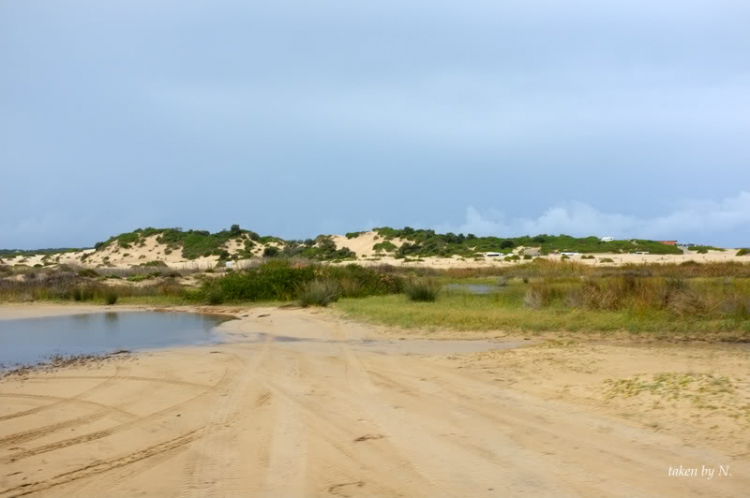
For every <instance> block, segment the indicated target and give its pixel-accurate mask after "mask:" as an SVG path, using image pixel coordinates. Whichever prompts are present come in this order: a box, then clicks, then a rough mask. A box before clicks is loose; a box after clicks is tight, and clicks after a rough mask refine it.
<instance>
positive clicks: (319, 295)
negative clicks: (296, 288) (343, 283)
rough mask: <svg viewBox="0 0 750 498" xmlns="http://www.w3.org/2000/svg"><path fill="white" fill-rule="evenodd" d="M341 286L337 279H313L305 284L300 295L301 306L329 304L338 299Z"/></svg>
mask: <svg viewBox="0 0 750 498" xmlns="http://www.w3.org/2000/svg"><path fill="white" fill-rule="evenodd" d="M340 295H341V287H340V286H339V284H338V283H337V282H336V281H335V280H313V281H312V282H307V283H306V284H304V285H303V287H302V291H301V292H300V296H299V303H300V305H301V306H304V307H307V306H328V305H329V304H330V303H332V302H335V301H337V300H338V298H339V296H340Z"/></svg>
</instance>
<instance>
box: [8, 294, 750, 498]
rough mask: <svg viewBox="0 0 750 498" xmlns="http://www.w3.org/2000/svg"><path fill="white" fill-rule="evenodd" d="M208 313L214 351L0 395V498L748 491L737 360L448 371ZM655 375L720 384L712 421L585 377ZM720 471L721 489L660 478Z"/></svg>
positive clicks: (431, 357)
mask: <svg viewBox="0 0 750 498" xmlns="http://www.w3.org/2000/svg"><path fill="white" fill-rule="evenodd" d="M35 309H37V310H38V314H40V315H49V314H53V313H54V312H55V308H54V307H39V308H36V307H32V306H27V307H22V308H20V309H17V308H13V307H3V308H0V317H5V318H9V317H19V316H32V315H34V311H33V310H35ZM71 309H74V308H72V307H64V308H62V312H70V310H71ZM78 310H81V311H92V312H93V311H97V310H96V309H95V308H93V307H91V308H78ZM193 311H197V310H193ZM214 311H215V310H214ZM223 311H225V312H228V313H235V314H238V315H239V316H240V319H239V320H234V321H230V322H227V323H225V324H223V325H222V326H221V327H222V330H223V331H224V332H225V333H226V334H227V337H228V338H229V339H231V340H232V341H233V342H229V343H226V344H223V345H218V346H216V345H215V346H207V347H192V348H179V349H169V350H159V351H153V352H147V353H140V354H137V355H133V356H129V357H123V358H115V359H110V360H106V361H102V362H98V363H94V364H90V365H88V366H84V367H74V368H64V369H59V370H56V371H52V372H32V373H30V374H27V375H26V376H23V377H6V378H4V379H3V380H2V381H0V399H2V403H0V497H3V498H5V497H11V496H24V495H38V496H60V495H65V496H105V495H106V496H127V497H130V496H200V497H204V496H269V497H280V496H303V495H308V496H430V497H434V496H520V495H524V496H555V497H559V496H680V497H683V496H697V495H703V496H740V495H742V494H743V493H746V492H747V490H748V489H750V465H748V455H749V454H750V447H748V437H747V435H748V432H747V425H746V424H745V425H743V423H744V422H743V421H741V420H740V421H738V420H736V419H734V421H732V417H731V415H730V413H734V411H737V410H740V411H741V409H742V408H741V407H742V405H743V403H744V404H745V405H748V406H750V402H749V400H748V399H747V398H746V396H747V382H748V372H750V369H749V368H748V367H750V362H749V361H748V359H747V355H746V354H741V353H739V352H738V350H728V351H724V350H721V349H716V348H717V347H716V346H709V347H708V349H700V348H697V347H687V346H686V347H681V346H664V347H660V348H647V347H643V346H618V345H586V344H584V345H578V344H569V343H552V344H550V343H545V344H532V345H531V346H530V347H528V348H523V349H514V350H503V351H500V352H475V353H467V354H449V351H450V350H452V349H454V348H455V347H457V344H458V343H454V344H453V345H451V343H449V342H445V341H426V340H423V339H424V338H421V339H420V340H419V341H412V340H411V339H410V338H406V340H403V341H399V340H397V339H396V340H392V341H390V342H388V341H384V340H381V339H382V337H383V334H381V331H380V329H377V328H373V327H370V326H365V325H360V324H356V323H350V322H346V321H343V320H341V319H339V318H337V317H336V316H335V315H333V314H332V313H330V312H316V311H303V310H290V309H286V310H282V309H262V308H247V309H225V310H223ZM0 327H2V322H1V321H0ZM396 333H397V332H396ZM385 337H387V338H389V339H394V332H393V331H391V333H390V335H387V336H385ZM405 337H406V336H405ZM457 337H460V334H458V335H457ZM366 338H373V339H376V341H375V342H372V343H369V342H367V341H363V340H362V339H366ZM520 342H521V343H523V344H529V342H525V341H520ZM498 344H499V345H508V344H510V345H517V344H516V341H511V340H505V342H502V343H498ZM711 348H714V349H711ZM673 371H695V372H713V373H715V374H716V375H721V376H724V375H729V376H730V377H731V378H732V379H737V380H733V381H732V382H733V384H732V385H733V386H734V388H735V391H733V393H731V395H730V394H727V393H725V394H720V397H721V407H722V408H721V413H720V414H718V415H712V414H711V413H712V410H708V411H706V410H705V409H701V408H696V407H695V406H691V405H690V403H688V404H686V405H685V406H680V407H677V408H674V407H667V408H666V409H665V410H666V411H664V412H663V413H662V412H659V410H654V409H653V408H652V405H653V402H654V400H652V399H650V398H649V399H647V398H646V397H644V396H645V395H644V394H639V395H638V396H632V397H631V398H628V399H624V400H620V399H619V398H607V396H606V387H607V386H608V385H609V384H607V383H606V382H604V380H605V379H604V377H608V376H611V377H614V378H618V379H619V378H627V377H629V376H633V375H635V374H638V373H642V374H652V373H655V372H673ZM649 396H651V394H649ZM743 397H744V398H743ZM711 402H717V401H716V400H714V399H712V401H711ZM670 410H671V411H670ZM733 410H734V411H733ZM745 410H747V406H745ZM654 423H658V425H654ZM724 424H727V425H724ZM717 425H718V426H719V427H718V428H716V427H714V426H717ZM712 434H713V435H714V436H715V437H713V438H712V437H711V435H712ZM720 465H722V466H724V467H725V468H727V467H728V468H729V473H730V474H731V475H730V476H719V475H718V474H715V475H714V477H713V479H710V480H709V479H706V478H705V477H701V476H698V477H670V476H669V475H668V472H669V468H670V467H673V468H674V467H680V466H682V467H683V469H685V468H697V469H699V472H700V469H702V466H707V467H711V468H718V466H720ZM716 472H717V473H718V472H719V471H718V470H717V471H716Z"/></svg>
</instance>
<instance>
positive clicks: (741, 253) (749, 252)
mask: <svg viewBox="0 0 750 498" xmlns="http://www.w3.org/2000/svg"><path fill="white" fill-rule="evenodd" d="M748 255H750V249H748V248H746V247H744V248H742V249H740V250H739V251H737V256H748Z"/></svg>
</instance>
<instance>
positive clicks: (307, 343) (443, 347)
mask: <svg viewBox="0 0 750 498" xmlns="http://www.w3.org/2000/svg"><path fill="white" fill-rule="evenodd" d="M231 340H232V342H242V343H253V344H260V343H264V342H269V341H270V342H274V343H279V344H280V345H281V344H284V346H286V347H291V348H296V349H305V350H306V351H311V352H312V351H318V352H325V351H330V352H335V351H337V350H338V347H339V346H341V345H346V346H347V347H349V348H351V349H354V350H357V351H367V352H371V353H380V354H417V355H419V354H424V355H442V354H454V353H455V354H460V353H479V352H482V351H492V350H496V349H511V348H518V347H522V346H528V345H529V342H527V341H505V342H503V341H487V340H452V339H451V340H445V339H405V340H395V339H394V340H390V339H350V340H343V341H341V340H334V339H318V338H313V337H293V336H286V335H272V334H266V333H264V332H256V333H252V334H249V335H242V336H240V335H239V334H237V335H234V334H233V335H232V337H231Z"/></svg>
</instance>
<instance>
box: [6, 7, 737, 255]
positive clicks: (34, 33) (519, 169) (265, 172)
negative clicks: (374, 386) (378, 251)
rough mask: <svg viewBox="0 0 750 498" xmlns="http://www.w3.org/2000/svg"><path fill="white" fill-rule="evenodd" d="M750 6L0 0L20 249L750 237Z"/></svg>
mask: <svg viewBox="0 0 750 498" xmlns="http://www.w3.org/2000/svg"><path fill="white" fill-rule="evenodd" d="M748 26H750V2H748V1H747V0H738V1H722V0H705V1H691V0H674V1H672V0H661V1H658V2H654V1H652V0H650V1H645V0H644V1H629V0H625V1H620V2H614V1H602V0H591V1H579V0H567V1H564V2H563V1H559V0H550V1H537V0H528V1H523V2H508V1H500V0H487V1H471V0H467V1H461V2H458V1H454V2H442V1H439V0H430V1H403V0H401V1H387V0H386V1H383V0H381V1H377V2H359V1H351V0H348V1H343V0H342V1H326V0H316V1H314V2H302V1H297V2H290V1H285V0H274V1H271V2H253V1H247V0H244V1H224V0H214V1H211V2H208V1H206V2H194V1H186V0H181V1H166V0H160V1H153V0H149V1H138V0H125V1H118V0H107V1H101V0H96V1H71V0H60V1H41V0H0V247H2V248H10V247H14V248H15V247H17V248H39V247H59V246H87V245H92V244H93V243H94V242H96V241H98V240H103V239H106V238H107V237H108V236H109V235H111V234H115V233H119V232H123V231H130V230H132V229H134V228H137V227H145V226H156V227H172V226H181V227H184V228H203V229H210V230H212V231H214V230H218V229H221V228H224V227H228V226H229V225H230V224H232V223H239V224H240V225H241V226H243V227H245V228H251V229H253V230H255V231H258V232H261V233H263V234H274V235H280V236H283V237H286V238H303V237H307V236H310V235H314V234H318V233H343V232H346V231H354V230H362V229H366V228H370V227H372V226H382V225H388V226H396V227H401V226H404V225H411V226H415V227H424V228H436V229H439V230H453V231H462V232H473V233H476V234H477V235H487V234H493V235H499V236H504V235H521V234H524V233H531V234H536V233H538V232H546V233H567V234H572V235H589V234H593V235H600V236H602V235H612V236H616V237H632V236H638V237H648V238H657V239H679V240H682V241H685V242H704V243H715V244H720V245H728V246H748V245H750V29H748Z"/></svg>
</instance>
